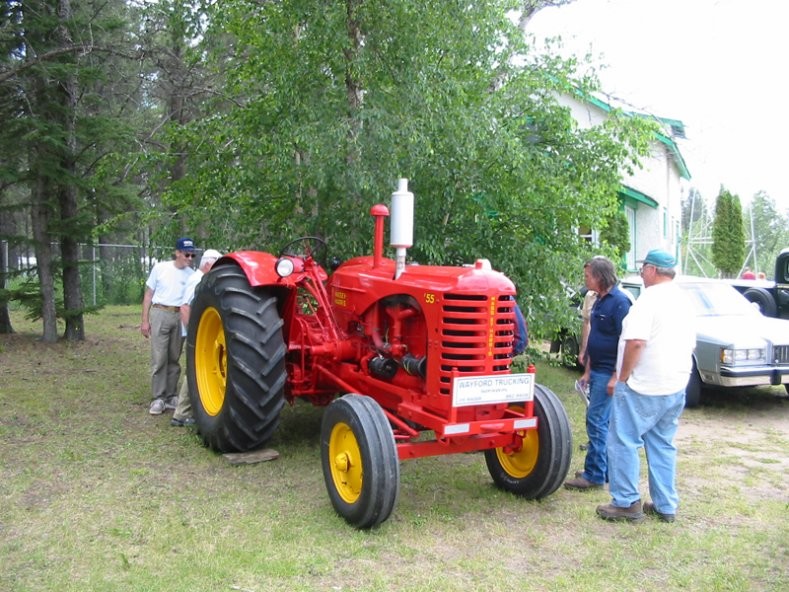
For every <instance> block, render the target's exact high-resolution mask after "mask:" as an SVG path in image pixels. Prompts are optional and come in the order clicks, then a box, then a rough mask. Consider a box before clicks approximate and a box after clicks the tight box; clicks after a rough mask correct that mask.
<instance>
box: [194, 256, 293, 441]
mask: <svg viewBox="0 0 789 592" xmlns="http://www.w3.org/2000/svg"><path fill="white" fill-rule="evenodd" d="M285 353H286V349H285V343H284V340H283V337H282V319H281V318H280V315H279V312H278V310H277V299H276V298H275V297H274V296H273V295H272V294H271V292H270V291H269V290H267V289H256V288H252V287H251V286H250V285H249V281H248V280H247V278H246V276H245V275H244V272H243V271H242V270H241V269H240V268H238V267H236V266H233V265H226V266H221V267H218V268H214V269H213V270H211V272H209V273H208V274H207V275H206V276H205V277H204V278H203V280H202V282H201V283H200V285H199V287H198V290H197V293H196V295H195V299H194V301H193V302H192V309H191V312H190V317H189V332H188V335H187V340H186V356H187V379H188V380H189V392H190V397H191V402H192V409H193V411H194V416H195V420H196V424H197V429H198V432H199V433H200V435H201V437H202V438H203V442H204V443H205V444H206V445H207V446H209V447H210V448H212V449H214V450H217V451H219V452H245V451H248V450H254V449H256V448H259V447H260V446H262V445H264V444H265V443H266V442H268V440H270V439H271V436H272V435H273V433H274V431H275V430H276V428H277V427H278V425H279V420H280V412H281V411H282V407H283V405H284V397H283V390H284V387H285V380H286V372H285Z"/></svg>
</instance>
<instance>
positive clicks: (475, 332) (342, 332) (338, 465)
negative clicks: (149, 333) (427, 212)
mask: <svg viewBox="0 0 789 592" xmlns="http://www.w3.org/2000/svg"><path fill="white" fill-rule="evenodd" d="M371 214H372V216H373V217H374V219H375V230H374V246H373V254H372V256H365V257H356V258H354V259H350V260H348V261H345V262H344V263H342V264H341V265H339V266H338V267H337V268H336V269H335V270H334V271H333V273H331V275H329V273H328V272H327V271H326V265H325V258H326V244H325V243H324V241H323V240H321V239H319V238H317V237H304V238H300V239H297V240H295V241H293V242H291V243H289V244H288V245H287V246H286V247H285V248H284V249H283V250H282V251H281V252H280V254H279V255H276V256H275V255H272V254H269V253H263V252H253V251H243V252H236V253H231V254H229V255H227V256H225V257H223V258H222V259H220V260H219V261H217V263H216V264H215V265H214V267H213V269H212V270H211V271H210V272H209V273H208V274H207V275H206V276H205V277H204V278H203V280H202V282H201V284H200V286H199V288H198V291H197V295H196V297H195V300H194V302H193V305H192V313H191V320H190V324H189V331H188V337H187V346H186V349H187V368H188V374H187V376H188V380H189V387H190V391H191V396H192V404H193V407H194V410H195V419H196V420H197V428H198V431H199V433H200V435H201V437H202V439H203V441H204V442H205V443H206V445H208V446H209V447H211V448H213V449H215V450H218V451H220V452H231V451H248V450H253V449H256V448H258V447H260V446H262V445H264V444H265V443H267V442H268V441H269V440H270V438H271V437H272V435H273V433H274V431H275V430H276V428H277V426H278V424H279V421H280V412H281V411H282V408H283V406H284V404H285V402H286V401H287V402H288V403H293V402H294V401H295V400H296V399H297V398H300V397H303V398H306V399H308V400H309V401H310V402H312V403H313V404H315V405H321V406H327V409H326V411H325V412H324V415H323V419H322V425H321V460H322V465H323V474H324V479H325V482H326V487H327V489H328V492H329V497H330V498H331V502H332V505H333V507H334V509H335V510H336V511H337V513H338V514H340V515H341V516H342V517H343V518H344V519H345V520H346V521H347V522H348V523H350V524H351V525H353V526H355V527H357V528H370V527H373V526H376V525H378V524H380V523H381V522H383V521H384V520H386V519H387V518H388V517H389V516H390V514H391V513H392V510H393V509H394V506H395V504H396V502H397V497H398V493H399V489H400V479H399V476H400V461H401V460H405V459H410V458H419V457H423V456H434V455H440V454H452V453H460V452H471V451H479V450H483V451H484V454H485V461H486V463H487V467H488V471H489V472H490V475H491V477H492V478H493V481H494V482H495V483H496V485H497V486H499V487H501V488H503V489H505V490H507V491H510V492H513V493H516V494H518V495H521V496H523V497H525V498H528V499H539V498H543V497H545V496H547V495H549V494H551V493H553V492H554V491H556V489H557V488H558V487H559V486H560V485H561V483H562V482H563V481H564V478H565V476H566V475H567V471H568V469H569V464H570V457H571V451H572V435H571V431H570V423H569V420H568V418H567V413H566V411H565V409H564V407H563V406H562V404H561V402H560V401H559V399H558V398H557V397H556V395H555V394H554V393H553V392H552V391H550V390H549V389H547V388H545V387H543V386H541V385H538V384H536V382H535V374H534V373H533V372H527V373H521V374H514V373H512V372H511V365H512V357H513V337H514V332H515V287H514V285H513V283H512V282H511V281H510V280H509V279H508V278H507V277H505V276H504V275H503V274H501V273H500V272H497V271H493V270H492V269H491V266H490V263H489V262H487V261H486V260H478V261H477V262H476V263H475V264H473V265H470V266H464V267H438V266H423V265H406V262H405V251H406V248H407V247H409V246H411V235H412V232H413V194H412V193H410V192H409V191H408V190H407V181H406V180H405V179H401V180H400V185H399V188H398V191H396V192H395V193H394V194H393V195H392V224H391V229H390V238H391V241H390V242H391V244H392V246H394V247H395V249H396V258H395V259H394V260H392V259H388V258H385V257H384V221H385V218H386V217H387V216H388V215H389V210H388V208H387V207H386V206H384V205H376V206H373V208H372V209H371ZM321 263H323V265H322V264H321ZM340 394H342V396H339V397H338V395H340Z"/></svg>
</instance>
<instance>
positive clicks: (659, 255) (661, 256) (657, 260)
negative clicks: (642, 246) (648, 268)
mask: <svg viewBox="0 0 789 592" xmlns="http://www.w3.org/2000/svg"><path fill="white" fill-rule="evenodd" d="M643 263H645V264H646V265H654V266H655V267H665V268H671V267H674V266H675V265H676V264H677V260H676V259H675V258H674V255H672V254H671V253H669V252H667V251H664V250H663V249H652V250H651V251H650V252H649V253H647V256H646V258H645V259H644V260H643Z"/></svg>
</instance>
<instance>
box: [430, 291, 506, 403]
mask: <svg viewBox="0 0 789 592" xmlns="http://www.w3.org/2000/svg"><path fill="white" fill-rule="evenodd" d="M441 316H442V318H441V378H440V380H441V386H440V388H441V392H442V393H443V394H449V392H450V387H451V381H452V372H453V370H456V371H457V372H458V373H460V374H480V373H484V374H496V373H499V372H500V373H502V374H504V373H508V372H509V370H510V363H511V361H512V342H513V335H514V329H515V301H514V300H513V299H512V297H511V296H509V295H503V296H501V295H494V296H487V295H484V294H479V295H469V294H445V295H444V298H443V305H442V308H441Z"/></svg>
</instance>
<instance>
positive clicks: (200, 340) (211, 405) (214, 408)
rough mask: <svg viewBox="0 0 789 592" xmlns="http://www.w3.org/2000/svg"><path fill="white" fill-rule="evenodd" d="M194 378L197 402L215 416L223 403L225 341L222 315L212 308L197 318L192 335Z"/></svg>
mask: <svg viewBox="0 0 789 592" xmlns="http://www.w3.org/2000/svg"><path fill="white" fill-rule="evenodd" d="M194 361H195V377H196V379H197V392H198V394H199V395H200V403H202V405H203V409H205V412H206V413H207V414H208V415H212V416H215V415H217V414H218V413H219V412H220V411H221V410H222V405H224V403H225V389H226V388H227V344H226V342H225V330H224V329H223V328H222V317H220V316H219V311H218V310H216V309H215V308H213V307H209V308H206V309H205V310H204V311H203V314H202V316H201V317H200V323H199V324H198V326H197V336H196V337H195V359H194Z"/></svg>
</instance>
